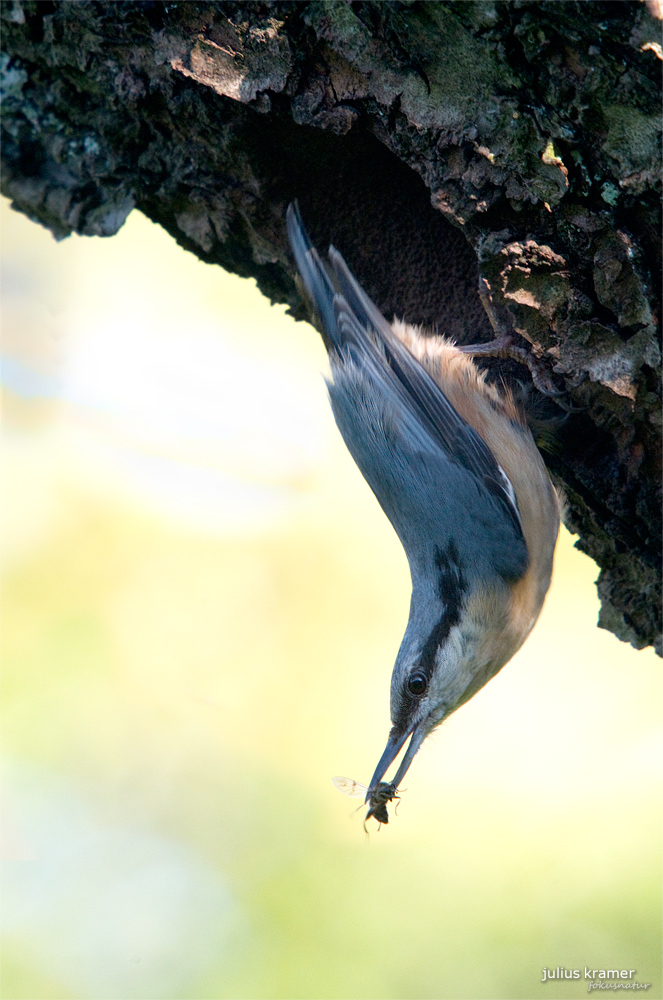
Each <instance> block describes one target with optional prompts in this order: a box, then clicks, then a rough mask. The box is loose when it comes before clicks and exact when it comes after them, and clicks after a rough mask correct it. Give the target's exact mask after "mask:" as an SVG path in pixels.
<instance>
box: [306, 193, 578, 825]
mask: <svg viewBox="0 0 663 1000" xmlns="http://www.w3.org/2000/svg"><path fill="white" fill-rule="evenodd" d="M286 225H287V231H288V237H289V240H290V246H291V248H292V252H293V255H294V259H295V263H296V266H297V270H298V272H299V283H300V286H303V295H304V298H305V299H306V300H308V304H309V307H310V309H311V312H312V314H313V317H314V322H315V325H316V326H317V327H318V329H319V330H320V332H321V335H322V338H323V342H324V345H325V347H326V349H327V353H328V358H329V365H330V372H331V375H330V378H329V379H328V382H327V388H328V393H329V399H330V403H331V407H332V411H333V415H334V418H335V421H336V424H337V426H338V429H339V430H340V432H341V435H342V437H343V439H344V441H345V444H346V445H347V448H348V450H349V451H350V454H351V455H352V457H353V459H354V461H355V462H356V464H357V466H358V467H359V469H360V471H361V473H362V475H363V476H364V478H365V480H366V482H367V483H368V485H369V486H370V488H371V489H372V491H373V493H374V494H375V497H376V498H377V500H378V503H379V504H380V506H381V507H382V510H383V511H384V513H385V514H386V516H387V517H388V519H389V521H390V522H391V524H392V526H393V528H394V530H395V532H396V534H397V536H398V538H399V539H400V542H401V544H402V546H403V548H404V550H405V554H406V557H407V560H408V565H409V569H410V576H411V581H412V596H411V599H410V610H409V617H408V622H407V627H406V629H405V634H404V636H403V640H402V642H401V645H400V648H399V650H398V653H397V656H396V661H395V664H394V667H393V671H392V675H391V688H390V714H391V728H390V731H389V736H388V740H387V744H386V747H385V749H384V751H383V753H382V755H381V757H380V759H379V762H378V764H377V767H376V768H375V772H374V774H373V777H372V779H371V782H370V785H368V786H367V792H366V803H367V804H368V805H369V813H368V816H370V815H371V812H372V813H373V815H375V811H376V810H375V806H376V804H377V803H378V802H379V811H380V815H379V816H378V817H377V818H378V820H379V821H381V822H386V820H385V819H384V814H385V812H386V805H387V801H388V800H389V798H390V797H391V798H393V797H395V794H396V790H397V789H398V788H399V786H400V785H401V783H402V781H403V778H404V777H405V774H406V773H407V771H408V769H409V767H410V765H411V763H412V761H413V759H414V757H415V756H416V754H417V753H418V751H419V750H420V748H421V746H422V744H423V743H424V741H425V739H426V738H427V736H429V734H430V733H431V732H432V731H433V730H434V729H436V727H437V726H439V725H440V724H441V723H442V722H443V721H444V720H445V719H447V718H448V717H449V716H450V715H451V713H452V712H455V711H456V710H457V709H458V708H460V706H461V705H463V704H464V703H465V702H467V701H468V700H469V699H470V698H472V697H473V695H475V694H476V692H477V691H479V690H480V689H481V688H482V687H483V686H484V685H485V684H486V683H487V682H488V681H489V680H491V678H493V677H494V676H495V675H496V674H497V673H498V671H499V670H501V669H502V667H503V666H504V665H505V664H506V663H507V662H508V661H509V660H510V659H511V658H512V656H513V655H514V654H515V653H516V652H517V650H518V649H519V648H520V647H521V646H522V644H523V642H524V641H525V639H526V638H527V636H528V635H529V633H530V632H531V630H532V628H533V627H534V624H535V623H536V620H537V618H538V617H539V613H540V611H541V608H542V606H543V603H544V599H545V596H546V593H547V591H548V588H549V586H550V580H551V576H552V567H553V556H554V550H555V545H556V541H557V536H558V532H559V526H560V519H561V513H562V499H561V498H560V495H559V494H558V493H557V491H556V490H555V487H554V486H553V484H552V482H551V480H550V477H549V475H548V472H547V470H546V467H545V465H544V463H543V460H542V458H541V456H540V454H539V451H538V449H537V447H536V444H535V443H534V439H533V437H532V434H531V432H530V430H529V429H528V427H527V423H526V420H525V417H524V415H523V414H522V412H521V411H520V409H519V407H518V406H517V404H516V402H515V401H514V398H513V395H512V394H511V393H510V392H509V390H508V389H506V388H504V387H501V388H498V387H497V386H496V385H495V384H492V383H490V382H488V381H487V379H486V376H485V374H484V372H482V371H481V370H480V369H479V368H478V367H477V366H476V365H475V363H474V361H473V360H472V357H471V353H472V347H471V346H469V347H463V348H460V347H458V346H456V345H455V344H454V342H453V341H452V340H450V339H447V338H445V337H444V336H441V335H436V334H431V333H430V332H427V331H425V330H423V329H422V328H421V327H418V326H415V325H411V324H408V323H406V322H404V321H403V320H401V319H397V318H394V320H393V322H392V323H389V322H388V321H387V320H386V318H385V317H384V316H383V315H382V313H381V312H380V310H379V309H378V308H377V306H376V305H375V304H374V303H373V302H372V300H371V299H370V298H369V297H368V295H367V294H366V292H365V291H364V290H363V289H362V287H361V286H360V284H359V283H358V282H357V280H356V279H355V277H354V276H353V274H352V273H351V271H350V269H349V268H348V266H347V264H346V263H345V261H344V259H343V257H342V256H341V254H340V253H339V252H338V251H337V250H336V249H335V248H334V247H333V246H330V247H329V253H328V259H329V263H328V265H325V264H323V262H322V260H321V258H320V256H319V254H318V252H317V250H316V249H315V248H314V247H313V245H312V244H311V240H310V238H309V236H308V234H307V231H306V229H305V227H304V224H303V222H302V219H301V214H300V211H299V207H298V204H297V203H296V202H293V203H292V204H290V205H289V207H288V209H287V212H286ZM477 349H478V352H479V353H483V352H482V351H481V345H477ZM408 740H409V742H408ZM406 743H407V747H406V749H405V751H404V754H403V757H402V759H401V761H400V764H399V765H398V767H397V770H396V773H395V775H394V776H393V777H392V778H391V780H390V781H389V783H388V787H389V789H390V790H391V791H393V795H391V796H390V797H387V796H383V797H381V796H380V795H379V789H381V788H383V787H385V782H384V781H383V779H384V777H385V775H386V773H387V771H388V770H389V768H390V767H391V766H392V764H394V762H395V761H396V759H397V758H398V756H399V754H400V752H401V750H403V748H404V747H405V744H406ZM368 816H367V818H368Z"/></svg>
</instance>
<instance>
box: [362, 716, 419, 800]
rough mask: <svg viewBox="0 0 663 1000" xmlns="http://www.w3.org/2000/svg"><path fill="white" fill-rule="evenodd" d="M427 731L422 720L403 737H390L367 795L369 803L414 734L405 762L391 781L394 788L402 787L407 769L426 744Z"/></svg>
mask: <svg viewBox="0 0 663 1000" xmlns="http://www.w3.org/2000/svg"><path fill="white" fill-rule="evenodd" d="M427 731H428V730H427V729H426V720H425V719H422V721H421V722H419V723H415V725H414V726H412V728H411V729H408V730H407V731H406V732H405V733H403V734H402V735H401V734H392V735H391V736H390V737H389V740H388V742H387V745H386V747H385V750H384V753H383V754H382V756H381V757H380V763H379V764H378V766H377V767H376V769H375V774H374V775H373V777H372V779H371V784H370V786H369V790H368V794H367V795H366V801H367V802H368V800H369V799H370V797H371V792H372V790H373V789H374V788H375V787H376V786H377V784H378V782H380V781H382V778H383V777H384V774H385V772H386V771H387V769H388V768H389V767H390V766H391V764H392V763H393V762H394V761H395V760H396V758H397V757H398V755H399V753H400V752H401V750H402V748H403V745H404V743H405V741H406V740H407V738H408V736H409V735H410V734H412V739H411V740H410V743H409V745H408V748H407V750H406V751H405V754H404V755H403V760H402V761H401V763H400V767H399V768H398V771H397V772H396V774H395V775H394V777H393V779H392V781H391V784H392V785H393V786H394V788H398V786H399V785H400V783H401V781H402V780H403V778H404V777H405V775H406V773H407V769H408V768H409V766H410V764H411V763H412V761H413V760H414V757H415V754H416V752H417V750H418V749H419V747H420V746H421V744H422V743H423V742H424V739H425V738H426V733H427Z"/></svg>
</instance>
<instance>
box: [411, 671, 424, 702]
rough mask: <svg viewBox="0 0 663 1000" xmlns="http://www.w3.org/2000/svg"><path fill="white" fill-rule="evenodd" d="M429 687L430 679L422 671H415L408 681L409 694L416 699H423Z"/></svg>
mask: <svg viewBox="0 0 663 1000" xmlns="http://www.w3.org/2000/svg"><path fill="white" fill-rule="evenodd" d="M427 687H428V678H427V677H426V674H425V673H423V671H421V670H415V671H414V673H412V674H410V676H409V677H408V679H407V689H408V693H409V694H411V695H412V696H413V697H414V698H421V696H422V694H424V693H425V691H426V688H427Z"/></svg>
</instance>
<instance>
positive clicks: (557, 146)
mask: <svg viewBox="0 0 663 1000" xmlns="http://www.w3.org/2000/svg"><path fill="white" fill-rule="evenodd" d="M654 14H656V9H655V3H654V0H650V5H649V7H648V6H646V5H645V4H644V3H640V2H637V0H633V2H609V3H602V2H592V3H587V2H577V3H576V2H546V0H538V2H535V3H534V2H528V0H513V2H510V3H503V2H498V0H482V2H470V0H465V2H448V3H447V2H436V0H429V2H425V3H423V2H419V0H401V2H384V0H382V2H370V0H355V2H347V0H323V2H310V3H308V2H293V0H274V2H250V3H237V2H225V3H210V2H208V3H199V2H188V3H156V2H145V3H135V2H125V3H115V2H103V0H102V2H86V0H82V2H55V3H54V2H18V0H15V2H9V0H6V2H3V4H2V8H1V15H2V28H3V55H2V61H1V63H0V76H1V83H2V93H3V98H4V103H3V130H4V139H3V166H4V174H3V191H4V193H5V194H6V195H7V196H9V197H10V198H11V199H12V200H13V202H14V206H15V207H16V208H17V209H19V210H20V211H22V212H25V213H26V214H27V215H28V216H30V218H32V219H34V220H36V221H38V222H40V223H42V224H43V225H45V226H47V227H48V228H49V229H50V230H51V231H52V232H53V233H54V234H55V235H56V236H57V237H64V236H66V235H68V234H69V233H70V232H72V231H76V232H78V233H83V234H89V235H101V236H110V235H112V234H113V233H115V232H116V231H117V230H118V229H119V228H120V226H121V225H122V223H123V222H124V220H125V219H126V217H127V215H128V213H129V212H130V211H131V210H132V208H134V207H137V208H139V209H140V210H141V211H143V212H145V213H146V214H147V215H148V216H149V217H150V218H151V219H153V220H154V221H156V222H158V223H160V224H161V225H162V226H164V227H165V228H166V229H167V230H168V231H169V232H170V233H172V235H173V236H174V237H175V238H176V239H177V240H178V241H179V243H180V244H181V245H182V246H183V247H185V248H186V249H187V250H190V251H192V252H193V253H196V254H197V255H198V256H199V257H201V258H202V259H204V260H206V261H209V262H215V263H218V264H221V265H222V266H223V267H225V268H228V269H229V270H231V271H235V272H237V273H239V274H242V275H252V276H254V277H255V278H257V280H258V283H259V286H260V288H261V289H262V291H263V292H264V293H265V294H266V295H269V296H270V297H271V298H272V299H273V300H277V301H281V302H288V303H290V305H291V306H292V307H293V310H294V311H295V314H296V315H298V316H300V315H303V312H302V306H301V302H300V300H299V297H298V295H297V292H296V289H295V284H294V281H293V270H294V269H293V263H292V260H291V258H290V255H289V252H288V248H287V241H286V236H285V229H284V213H285V208H286V206H287V204H288V202H289V201H290V200H291V199H292V198H295V197H297V198H299V200H300V204H301V208H302V214H303V216H304V219H305V220H306V222H307V223H308V225H309V228H310V230H311V234H312V237H313V239H314V241H315V242H316V243H317V244H318V245H319V246H325V245H326V244H327V243H329V242H333V243H334V244H335V245H336V246H337V247H338V248H339V249H340V250H341V251H342V252H343V254H344V256H345V257H346V259H347V260H348V263H349V264H350V266H351V267H352V268H353V269H354V270H355V272H356V273H357V275H358V277H359V279H360V280H361V281H362V282H363V284H364V285H365V286H366V287H367V289H368V291H369V292H370V294H371V295H372V296H373V297H374V299H375V300H376V302H377V303H378V305H379V306H380V308H381V309H382V310H383V311H384V312H385V313H386V314H387V315H388V316H391V315H392V314H394V313H397V314H398V315H400V316H403V317H404V318H406V319H407V320H409V321H411V322H417V323H425V324H430V325H432V326H434V327H436V328H437V329H438V330H439V331H440V332H445V333H448V334H450V335H453V336H455V337H457V338H458V339H459V340H461V341H464V342H466V343H468V342H473V341H476V340H478V339H490V337H491V335H492V334H491V329H490V326H489V325H488V323H487V320H486V316H485V314H484V312H483V310H482V307H481V304H480V301H479V298H478V295H477V277H478V273H479V271H480V272H481V273H482V274H483V275H484V277H485V278H486V280H487V281H488V283H489V285H490V288H491V291H492V296H493V299H494V301H495V304H496V307H497V308H498V310H500V312H501V315H502V316H503V318H504V319H505V320H506V321H507V322H508V323H509V325H510V326H511V327H512V329H513V330H514V331H515V332H516V333H517V334H518V335H519V336H520V337H522V338H524V339H523V340H522V341H521V343H522V344H523V345H525V346H528V347H531V350H532V351H533V352H534V353H535V354H536V355H537V356H539V357H540V358H541V359H542V361H543V363H544V365H545V366H546V367H547V369H548V371H549V372H550V373H551V375H552V373H555V374H554V375H552V377H553V378H554V379H555V380H556V381H557V384H558V386H559V388H566V389H567V390H568V392H569V396H568V397H566V398H567V399H568V400H572V401H573V404H574V406H576V407H578V408H582V409H579V410H578V411H577V412H573V413H571V414H569V415H566V416H565V415H564V413H563V411H561V410H559V409H558V408H557V407H556V406H555V404H553V403H551V402H550V401H545V402H543V403H541V397H539V395H538V393H537V392H536V390H531V392H530V393H529V394H528V400H529V406H530V409H531V410H532V412H533V413H534V416H535V417H536V416H537V413H536V411H537V408H539V409H541V407H542V412H539V413H538V416H539V418H541V417H542V416H543V417H544V418H550V416H551V414H554V415H555V417H557V418H559V417H563V418H564V419H561V420H560V419H555V420H552V421H549V423H548V426H547V428H544V430H543V431H542V432H541V433H540V438H541V443H542V446H543V447H544V448H545V449H546V451H545V457H546V460H547V463H548V465H549V468H550V469H551V471H552V473H553V475H554V477H555V478H556V479H557V480H558V481H559V482H561V483H562V484H563V486H564V489H565V491H566V495H567V497H568V501H569V514H568V519H567V523H568V524H569V526H570V527H571V528H572V529H573V530H574V531H577V532H578V533H579V534H580V541H579V543H578V544H579V547H580V548H581V549H582V550H583V551H585V552H587V553H589V554H590V555H591V556H592V557H593V558H594V559H595V560H596V561H597V563H598V564H599V566H600V567H601V575H600V577H599V581H598V588H599V593H600V596H601V599H602V602H603V609H602V612H601V618H600V625H601V626H603V627H604V628H608V629H610V630H611V631H613V632H614V633H615V634H616V635H618V636H619V637H620V638H622V639H625V640H628V641H629V642H631V643H633V644H634V645H635V646H637V647H642V646H645V645H648V644H650V643H653V642H656V641H659V642H660V596H661V587H660V485H659V484H660V480H661V460H660V459H661V450H660V425H661V411H660V379H659V369H660V351H659V345H658V338H657V333H658V325H659V316H660V302H661V294H660V287H659V279H660V273H661V260H660V253H661V251H660V154H659V148H660V131H661V128H660V119H659V112H660V93H659V84H660V69H661V62H660V59H661V48H660V44H659V43H660V41H661V38H660V22H659V21H658V20H656V19H655V17H654ZM491 364H492V365H493V367H494V365H495V363H494V362H489V363H488V366H489V367H490V366H491ZM500 373H501V375H502V376H503V377H505V378H506V379H507V380H512V381H513V380H514V379H518V380H520V381H522V382H528V380H529V376H528V373H527V370H526V369H524V368H521V367H520V366H517V365H514V364H513V363H512V362H510V363H507V364H506V366H504V365H503V366H502V367H501V368H500ZM539 426H541V421H540V420H539Z"/></svg>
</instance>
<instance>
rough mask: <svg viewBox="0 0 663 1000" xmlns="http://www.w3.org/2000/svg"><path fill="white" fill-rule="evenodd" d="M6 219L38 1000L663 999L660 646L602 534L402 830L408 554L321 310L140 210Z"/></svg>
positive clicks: (15, 881)
mask: <svg viewBox="0 0 663 1000" xmlns="http://www.w3.org/2000/svg"><path fill="white" fill-rule="evenodd" d="M1 218H2V237H3V247H2V260H3V284H2V307H3V345H2V346H3V369H2V371H3V380H2V384H3V438H2V462H3V466H2V468H3V518H2V523H3V536H2V541H3V573H4V583H3V589H2V623H3V629H2V665H3V670H2V684H3V698H2V712H3V748H4V801H3V827H4V835H3V845H4V854H5V858H6V859H7V860H6V861H5V863H4V876H3V880H4V881H3V986H2V996H3V998H4V1000H10V998H17V1000H18V998H26V1000H27V998H32V1000H35V998H44V1000H47V998H48V1000H50V998H83V1000H86V998H100V1000H101V998H122V1000H125V998H127V1000H133V998H143V997H144V998H161V997H163V998H180V997H181V998H226V997H228V998H233V997H237V998H300V997H301V998H353V997H356V998H385V1000H387V998H466V997H467V998H504V1000H506V998H520V997H523V998H528V997H548V998H571V997H580V996H585V995H586V994H587V993H588V982H587V980H586V979H584V978H581V979H579V980H569V979H562V980H561V981H557V980H556V981H548V982H545V983H542V982H541V979H542V977H543V968H544V967H547V968H550V969H555V968H557V967H564V968H565V969H566V970H567V971H568V970H573V969H580V971H581V977H582V976H583V974H584V969H585V967H588V968H593V969H608V968H609V969H614V968H619V969H636V970H637V974H636V975H635V976H634V977H633V978H635V979H637V980H639V981H640V982H646V983H650V984H651V985H650V986H649V988H648V989H647V990H646V991H644V992H645V993H646V996H647V997H649V998H652V997H660V996H661V969H660V951H661V919H660V916H661V915H660V886H661V859H660V842H661V837H660V831H661V796H660V793H661V758H660V722H661V701H662V699H661V694H662V686H661V674H660V667H659V664H660V661H659V660H658V659H657V658H656V657H655V656H654V654H653V652H652V651H651V650H645V651H641V652H636V651H635V650H633V649H632V648H631V647H629V646H627V645H624V644H622V643H620V642H619V641H618V640H617V639H616V638H615V637H614V636H612V635H610V634H609V633H606V632H603V631H600V630H598V629H597V628H596V619H597V615H598V600H597V597H596V590H595V587H594V580H595V578H596V576H597V568H596V566H595V565H594V564H593V563H592V562H591V560H589V559H588V558H587V557H586V556H584V555H582V554H581V553H579V552H578V551H577V550H575V549H574V547H573V539H572V538H571V536H570V535H569V534H568V532H566V531H564V532H563V533H562V537H561V540H560V544H559V547H558V552H557V557H556V567H555V574H554V580H553V585H552V588H551V591H550V594H549V597H548V599H547V602H546V606H545V608H544V611H543V614H542V616H541V620H540V622H539V624H538V626H537V627H536V629H535V631H534V633H533V634H532V636H531V637H530V639H529V640H528V642H527V643H526V645H525V647H524V648H523V649H522V650H521V651H520V652H519V653H518V655H517V656H516V657H515V658H514V659H513V661H512V662H511V663H510V664H509V665H508V666H507V667H506V668H505V669H504V670H503V671H502V673H501V674H500V675H499V676H498V677H497V678H496V679H495V680H494V681H492V682H491V683H490V684H489V685H488V686H487V687H486V688H485V689H484V690H483V691H481V692H480V693H479V694H478V695H477V696H476V697H475V698H474V699H473V700H472V701H471V702H470V703H468V705H466V706H465V707H463V708H462V709H461V711H459V712H458V713H457V714H456V715H455V716H453V717H452V718H451V719H450V720H449V721H448V722H447V723H446V724H445V725H444V726H443V727H442V728H441V729H440V731H439V732H438V734H437V735H436V736H435V737H433V738H432V739H431V740H429V741H428V743H427V745H426V746H425V748H424V749H423V751H422V752H421V754H420V755H419V757H418V758H417V760H416V762H415V764H414V765H413V767H412V768H411V770H410V772H409V773H408V776H407V782H406V789H405V791H404V792H403V796H402V800H401V802H400V804H399V807H398V813H397V815H393V812H392V816H391V820H390V823H389V825H388V826H387V827H383V828H382V829H380V831H379V832H376V831H375V830H373V831H372V832H371V834H370V836H369V837H368V838H367V837H366V836H365V834H364V831H363V828H362V815H361V813H359V814H357V813H354V812H353V810H354V808H355V804H356V803H353V801H352V800H351V799H345V798H343V797H342V796H341V795H339V793H338V792H337V791H336V790H335V789H334V788H333V786H332V784H331V781H330V778H331V777H332V776H333V775H335V774H343V775H347V776H349V777H352V778H355V779H357V780H359V781H364V782H365V781H367V779H368V778H369V777H370V775H371V774H372V772H373V769H374V766H375V764H376V762H377V759H378V757H379V755H380V753H381V751H382V749H383V747H384V743H385V741H386V738H387V735H388V731H389V679H390V674H391V666H392V664H393V660H394V657H395V654H396V651H397V648H398V645H399V642H400V638H401V636H402V632H403V629H404V625H405V621H406V617H407V610H408V601H409V578H408V572H407V565H406V562H405V558H404V556H403V553H402V551H401V549H400V547H399V544H398V541H397V539H396V537H395V535H394V534H393V532H392V530H391V528H390V526H389V524H388V523H387V521H386V520H385V518H384V516H383V515H382V513H381V511H380V510H379V508H378V506H377V503H376V502H375V500H374V498H373V496H372V494H371V493H370V490H369V489H368V487H367V486H366V485H365V483H364V482H363V480H362V478H361V476H360V475H359V473H358V472H357V470H356V468H355V467H354V465H353V463H352V461H351V459H350V457H349V455H348V454H347V452H346V451H345V448H344V445H343V443H342V441H341V440H340V437H339V435H338V434H337V432H336V430H335V427H334V425H333V420H332V418H331V414H330V412H329V407H328V403H327V401H326V396H325V388H324V382H323V379H322V376H321V372H323V371H324V369H325V365H326V362H325V357H324V351H323V349H322V347H321V344H320V342H319V338H318V337H317V335H316V334H315V332H314V331H313V330H312V329H311V328H310V327H309V326H307V325H306V324H303V323H295V322H294V321H293V320H292V319H291V318H290V317H288V316H287V315H286V313H285V309H284V308H283V307H280V306H270V305H269V302H268V301H267V300H266V299H264V298H262V297H261V296H260V294H259V293H258V291H257V289H256V287H255V283H254V282H252V281H248V280H243V279H240V278H237V277H236V276H233V275H229V274H226V273H224V272H223V271H221V270H220V269H219V268H213V267H209V266H206V265H204V264H202V263H201V262H199V261H197V260H196V259H195V258H193V257H192V256H191V255H188V254H186V253H184V252H183V251H182V250H181V249H179V248H178V247H177V245H176V244H175V243H174V242H173V241H172V239H171V238H170V237H169V236H168V235H167V234H166V233H164V232H163V231H162V230H160V229H159V228H158V227H156V226H154V225H153V224H151V223H150V222H149V221H148V220H146V219H145V218H144V217H142V216H141V215H140V214H139V213H137V212H134V213H133V214H132V215H131V216H130V218H129V220H128V222H127V223H126V225H125V226H124V228H123V229H122V230H121V232H120V233H119V234H118V235H117V236H115V237H113V238H112V239H108V240H100V239H83V238H79V237H71V238H69V239H67V240H65V241H63V242H62V243H60V244H56V243H55V241H53V239H52V237H51V236H50V235H49V234H48V233H47V232H46V231H45V230H43V229H41V228H40V227H39V226H36V225H34V224H33V223H30V222H29V221H27V220H26V219H25V218H24V217H22V216H20V215H18V214H17V213H14V212H12V211H11V210H10V209H9V208H8V206H7V204H6V203H5V204H3V206H2V217H1ZM594 992H599V991H594Z"/></svg>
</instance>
